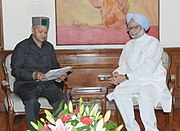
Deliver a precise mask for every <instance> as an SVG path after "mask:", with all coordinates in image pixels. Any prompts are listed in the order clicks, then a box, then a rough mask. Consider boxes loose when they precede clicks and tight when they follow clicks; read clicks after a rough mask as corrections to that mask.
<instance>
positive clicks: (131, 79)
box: [107, 13, 172, 131]
mask: <svg viewBox="0 0 180 131" xmlns="http://www.w3.org/2000/svg"><path fill="white" fill-rule="evenodd" d="M126 22H127V27H128V33H129V35H130V37H131V38H132V39H131V40H130V41H129V42H127V44H126V45H125V46H124V48H123V51H122V54H121V56H120V59H119V67H118V68H117V69H115V70H114V72H113V77H112V83H113V84H115V85H116V88H115V89H114V91H113V92H112V93H111V94H109V95H108V96H107V98H108V99H109V100H113V99H114V100H115V103H116V105H117V107H118V109H119V111H120V113H121V116H122V118H123V120H124V123H125V127H126V129H127V130H128V131H140V127H139V125H138V123H137V122H136V120H135V116H134V110H133V101H132V99H133V98H134V97H135V98H137V102H138V104H139V110H140V116H141V120H142V122H143V125H144V127H145V131H158V129H157V120H156V116H155V111H154V109H155V107H156V106H157V104H158V103H159V102H160V103H161V105H162V107H163V110H164V112H170V111H171V101H172V97H171V94H170V92H169V90H168V88H167V86H166V70H165V69H164V67H163V66H162V61H161V57H162V52H163V49H162V47H161V45H160V43H159V41H158V40H157V39H156V38H154V37H153V36H149V35H148V34H146V31H148V30H149V27H150V22H149V20H148V18H147V17H145V16H144V15H141V14H138V13H129V14H127V16H126Z"/></svg>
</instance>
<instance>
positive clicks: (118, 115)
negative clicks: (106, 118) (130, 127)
mask: <svg viewBox="0 0 180 131" xmlns="http://www.w3.org/2000/svg"><path fill="white" fill-rule="evenodd" d="M116 116H117V119H116V121H117V124H118V125H121V124H123V125H124V127H123V129H122V131H126V129H125V124H124V122H123V119H122V117H121V114H120V112H119V110H118V108H117V106H116Z"/></svg>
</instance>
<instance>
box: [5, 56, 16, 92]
mask: <svg viewBox="0 0 180 131" xmlns="http://www.w3.org/2000/svg"><path fill="white" fill-rule="evenodd" d="M11 56H12V54H9V55H8V56H7V57H6V58H5V61H4V63H3V68H4V72H5V75H6V76H5V77H6V80H8V82H9V86H10V89H11V91H12V92H13V90H14V85H13V84H14V82H15V78H14V77H13V76H12V75H11V70H12V69H11Z"/></svg>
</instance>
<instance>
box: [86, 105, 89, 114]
mask: <svg viewBox="0 0 180 131" xmlns="http://www.w3.org/2000/svg"><path fill="white" fill-rule="evenodd" d="M85 111H86V113H87V115H89V107H88V106H86V108H85Z"/></svg>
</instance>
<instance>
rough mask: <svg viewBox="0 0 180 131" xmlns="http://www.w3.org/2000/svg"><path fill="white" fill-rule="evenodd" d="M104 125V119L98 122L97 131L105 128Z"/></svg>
mask: <svg viewBox="0 0 180 131" xmlns="http://www.w3.org/2000/svg"><path fill="white" fill-rule="evenodd" d="M103 125H104V120H103V118H102V119H101V120H99V121H98V123H97V125H96V131H100V130H101V129H102V128H103Z"/></svg>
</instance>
